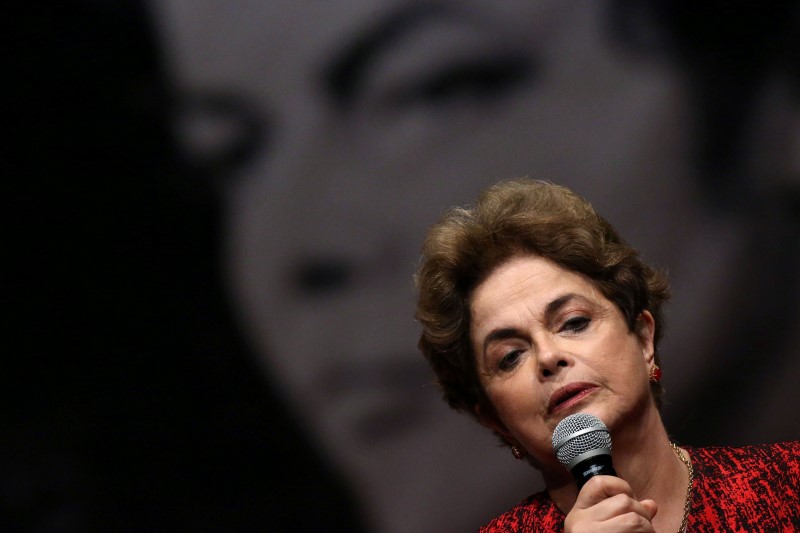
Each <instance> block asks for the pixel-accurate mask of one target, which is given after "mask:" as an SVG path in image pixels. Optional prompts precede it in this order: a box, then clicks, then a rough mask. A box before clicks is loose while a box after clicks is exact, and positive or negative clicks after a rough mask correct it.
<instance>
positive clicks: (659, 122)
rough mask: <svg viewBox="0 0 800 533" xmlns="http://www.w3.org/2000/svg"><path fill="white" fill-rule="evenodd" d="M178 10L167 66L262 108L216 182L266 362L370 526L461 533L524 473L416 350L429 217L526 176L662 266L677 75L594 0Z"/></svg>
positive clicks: (675, 191)
mask: <svg viewBox="0 0 800 533" xmlns="http://www.w3.org/2000/svg"><path fill="white" fill-rule="evenodd" d="M188 4H189V3H188V2H180V1H179V0H173V5H172V6H171V7H170V8H169V9H170V10H171V14H172V17H173V18H174V19H175V20H176V21H178V20H180V21H181V22H178V23H176V24H177V32H178V34H180V35H179V37H180V38H181V40H182V42H183V43H184V44H183V45H181V46H183V47H184V48H183V50H181V51H180V53H182V54H183V55H184V56H185V57H186V58H188V59H186V66H185V67H184V69H185V70H184V76H185V77H186V78H187V79H190V80H191V81H192V82H194V83H198V84H202V83H211V82H214V81H218V80H220V79H223V80H227V83H229V85H231V86H233V87H237V89H238V90H240V91H241V92H242V93H243V95H244V96H245V97H246V98H248V99H250V100H252V101H256V102H259V103H260V105H263V106H264V107H270V108H273V109H275V110H276V111H275V116H274V119H275V122H274V125H275V130H274V135H273V136H272V138H271V141H272V142H271V145H270V149H269V150H268V151H266V152H265V153H264V155H263V157H260V158H259V159H258V160H256V161H255V162H254V163H253V164H252V165H250V166H249V167H248V168H247V169H246V170H245V171H244V172H243V175H242V176H241V177H240V178H239V179H238V181H236V182H235V183H233V184H231V187H230V188H229V191H228V193H229V195H228V198H227V199H228V207H229V213H230V218H229V220H228V238H227V244H228V250H227V251H228V265H227V267H228V272H229V274H230V284H231V289H232V291H233V294H234V297H235V300H236V303H237V304H238V307H239V309H240V317H241V319H242V320H243V322H244V324H245V326H246V330H247V333H248V335H249V336H250V338H251V340H252V341H253V342H254V344H255V346H256V347H258V348H259V350H260V353H261V362H262V363H263V365H264V369H265V372H267V373H268V374H269V375H270V376H272V377H273V378H274V379H275V380H276V382H277V383H278V386H279V387H280V388H282V389H283V391H284V392H285V394H286V395H287V396H288V397H289V398H290V399H291V401H292V404H293V405H294V408H295V409H296V412H297V414H298V415H300V416H301V417H302V419H303V420H304V421H305V423H306V427H307V428H309V431H310V433H311V435H312V436H313V437H314V438H315V439H316V441H317V444H318V445H319V447H320V448H321V449H322V450H323V451H324V452H325V453H326V454H327V455H328V456H329V457H330V458H331V459H332V460H333V461H334V462H335V463H336V464H337V465H338V466H339V467H340V468H341V470H342V471H343V472H344V473H345V474H346V475H347V476H348V477H349V479H350V480H351V482H352V483H353V486H354V488H355V491H356V494H357V495H358V496H359V497H360V499H361V500H362V503H363V505H364V508H365V510H366V511H367V513H368V514H369V516H370V519H371V520H372V523H373V525H374V527H375V529H376V530H380V531H438V532H441V531H463V530H464V529H468V528H475V527H476V526H477V525H479V524H480V523H481V522H482V521H485V520H488V519H489V518H490V517H491V515H492V514H494V513H496V512H498V511H501V510H503V509H504V508H505V507H507V506H508V504H509V502H513V501H518V500H519V499H520V498H522V497H524V496H525V495H526V494H528V493H530V492H531V491H532V490H533V489H535V488H536V479H537V477H536V476H537V474H536V473H535V472H534V471H533V470H531V469H529V468H526V467H524V466H522V465H521V463H516V462H514V461H513V459H512V458H511V456H510V454H504V453H499V452H498V451H497V450H495V449H493V448H494V437H493V436H492V435H490V434H489V433H488V432H486V430H485V429H483V428H480V427H479V426H478V425H477V424H475V423H474V422H472V421H471V420H468V419H467V418H466V417H459V416H456V415H454V414H450V413H448V412H447V411H448V409H447V407H446V405H445V404H444V402H442V400H441V398H440V393H439V391H438V390H437V388H436V386H435V385H434V384H433V375H432V372H430V371H429V370H428V369H427V368H426V365H425V362H424V360H423V358H422V356H421V355H420V354H419V352H418V351H417V349H416V340H417V338H418V336H419V329H418V327H417V325H416V324H415V323H414V321H413V302H414V294H413V284H412V280H411V274H412V273H413V271H414V270H415V266H416V261H417V258H418V255H419V249H420V245H421V242H422V239H423V237H424V234H425V231H426V229H427V227H428V226H429V225H430V224H432V223H433V222H434V221H435V220H436V219H437V218H438V216H439V215H440V214H441V213H442V212H443V211H444V210H445V209H446V208H447V207H449V206H451V205H456V204H464V203H467V202H469V201H471V200H472V199H473V198H474V197H475V196H476V194H477V193H478V191H479V190H481V189H482V188H484V187H485V186H486V185H488V184H490V183H493V182H495V181H497V180H500V179H505V178H509V177H514V176H522V175H529V176H531V177H535V178H541V179H549V180H552V181H555V182H558V183H562V184H564V185H566V186H568V187H571V188H573V189H574V190H575V191H576V192H578V193H579V194H581V195H583V196H585V197H587V198H589V199H590V200H591V201H592V203H593V204H594V205H595V207H596V208H597V209H598V211H600V212H601V213H603V214H604V215H605V216H606V218H608V219H609V220H610V221H611V222H612V223H613V224H614V225H615V226H616V227H617V228H618V229H619V230H620V232H621V233H622V234H624V235H627V236H629V238H630V239H631V241H632V242H634V243H641V244H642V246H641V247H640V248H641V249H642V251H643V252H644V255H645V257H647V259H648V260H649V261H651V262H654V263H657V264H658V263H663V261H662V260H663V259H664V258H665V257H668V255H667V254H668V251H669V250H670V249H673V248H674V247H675V245H676V242H677V238H678V237H679V236H681V235H682V234H683V235H685V233H686V228H687V227H690V226H691V223H692V222H691V215H688V216H686V217H666V216H663V215H664V213H666V212H670V211H671V210H672V209H673V208H674V207H675V206H682V208H684V209H687V210H688V212H689V213H691V210H692V205H693V202H694V196H693V189H692V185H691V175H690V173H689V172H688V170H687V165H686V162H687V157H686V154H685V141H684V138H685V123H684V109H683V97H682V95H681V92H680V90H679V88H678V84H677V82H676V79H675V78H674V76H673V75H672V74H671V73H670V72H669V71H667V70H665V69H664V68H663V67H662V66H661V65H659V64H656V63H653V62H645V61H643V60H641V59H638V58H632V57H628V56H626V51H625V50H624V49H623V48H622V47H619V46H617V45H615V44H614V43H613V42H612V39H611V30H610V29H609V27H608V13H607V11H606V9H607V5H606V4H605V3H604V2H591V1H569V2H563V1H557V0H551V1H534V2H531V1H524V2H523V1H516V2H503V3H501V4H487V3H486V2H477V1H474V2H464V1H459V2H442V3H439V4H436V7H435V8H434V7H420V6H419V5H418V4H416V3H411V2H390V1H384V2H374V1H361V2H352V1H349V2H324V3H314V4H309V5H306V4H298V3H289V2H285V3H284V5H282V6H273V5H271V4H270V5H269V6H267V5H262V4H261V3H257V2H235V3H233V4H230V5H229V6H228V7H221V6H216V7H215V9H216V11H212V10H211V7H210V3H209V5H208V6H202V5H201V6H198V5H196V4H194V3H192V6H193V7H192V8H191V9H190V7H189V6H188ZM226 5H227V4H226ZM261 11H263V13H262V12H261ZM203 13H208V14H207V15H203ZM212 13H213V14H212ZM204 16H206V17H207V19H204V18H203V17H204ZM212 23H213V24H215V28H217V29H215V32H212V33H214V35H213V36H212V35H209V34H208V32H206V33H203V32H201V31H199V28H202V27H205V25H207V24H212ZM181 25H183V26H181ZM217 30H219V31H217ZM214 76H216V78H215V77H214ZM620 198H624V199H625V201H622V202H621V201H619V199H620Z"/></svg>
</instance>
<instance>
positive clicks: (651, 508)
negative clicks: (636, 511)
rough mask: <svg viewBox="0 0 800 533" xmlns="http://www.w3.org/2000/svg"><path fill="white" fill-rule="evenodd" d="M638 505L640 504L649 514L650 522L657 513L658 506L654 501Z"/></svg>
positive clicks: (643, 501)
mask: <svg viewBox="0 0 800 533" xmlns="http://www.w3.org/2000/svg"><path fill="white" fill-rule="evenodd" d="M639 503H641V504H642V507H644V508H645V509H646V510H647V512H648V513H650V517H649V520H652V519H653V517H654V516H655V515H656V513H657V512H658V504H657V503H656V502H655V500H642V501H641V502H639Z"/></svg>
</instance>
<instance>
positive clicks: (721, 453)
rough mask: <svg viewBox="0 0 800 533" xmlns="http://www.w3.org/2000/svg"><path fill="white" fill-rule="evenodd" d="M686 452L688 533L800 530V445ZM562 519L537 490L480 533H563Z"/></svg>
mask: <svg viewBox="0 0 800 533" xmlns="http://www.w3.org/2000/svg"><path fill="white" fill-rule="evenodd" d="M686 449H687V450H688V451H689V455H690V456H691V459H692V466H693V467H694V482H693V483H692V506H691V509H690V510H689V521H688V523H687V526H686V530H687V531H704V532H710V533H716V532H728V531H800V441H797V442H782V443H779V444H760V445H756V446H745V447H742V448H728V447H710V448H686ZM564 518H565V517H564V513H562V512H561V511H560V510H559V509H558V507H556V506H555V504H554V503H553V501H552V500H551V499H550V497H549V496H548V495H547V493H546V492H539V493H537V494H534V495H533V496H530V497H529V498H527V499H526V500H524V501H522V502H521V503H520V504H519V505H517V506H516V507H514V508H513V509H511V510H510V511H508V512H506V513H504V514H502V515H501V516H499V517H497V518H495V519H494V520H492V521H491V522H490V523H489V524H488V525H486V526H484V527H483V528H481V530H480V533H512V532H526V533H527V532H542V533H545V532H547V533H550V532H559V531H563V530H564Z"/></svg>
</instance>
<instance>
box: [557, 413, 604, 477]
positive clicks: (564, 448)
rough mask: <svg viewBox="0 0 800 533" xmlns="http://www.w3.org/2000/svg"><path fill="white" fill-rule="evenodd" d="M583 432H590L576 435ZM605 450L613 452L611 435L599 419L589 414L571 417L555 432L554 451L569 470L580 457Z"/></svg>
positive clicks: (561, 423) (560, 424) (559, 425)
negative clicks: (587, 453) (590, 452)
mask: <svg viewBox="0 0 800 533" xmlns="http://www.w3.org/2000/svg"><path fill="white" fill-rule="evenodd" d="M583 430H589V431H585V432H583V433H580V434H578V435H575V434H576V433H579V432H581V431H583ZM603 448H606V449H608V450H611V435H610V434H609V433H608V428H607V427H606V425H605V424H603V422H602V421H601V420H600V419H599V418H597V417H596V416H593V415H590V414H588V413H576V414H574V415H569V416H568V417H566V418H565V419H564V420H562V421H561V422H559V423H558V425H557V426H556V429H555V431H554V432H553V451H554V452H555V453H556V457H558V461H559V462H560V463H561V464H562V465H564V466H566V467H567V468H569V465H570V463H572V461H573V460H574V459H575V458H576V457H578V456H579V455H582V454H584V453H586V452H589V451H591V450H598V449H603Z"/></svg>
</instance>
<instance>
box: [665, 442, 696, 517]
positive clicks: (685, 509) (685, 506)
mask: <svg viewBox="0 0 800 533" xmlns="http://www.w3.org/2000/svg"><path fill="white" fill-rule="evenodd" d="M670 444H672V449H673V450H675V453H676V454H677V455H678V459H680V460H681V462H682V463H683V464H685V465H686V469H687V470H688V471H689V483H688V484H687V485H686V501H685V502H684V504H683V520H681V527H679V528H678V533H683V532H684V531H686V522H688V520H689V508H690V507H691V506H692V481H694V468H693V467H692V461H691V460H690V459H689V458H688V457H686V455H684V453H683V450H681V449H680V448H678V445H677V444H675V443H674V442H672V443H670Z"/></svg>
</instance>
